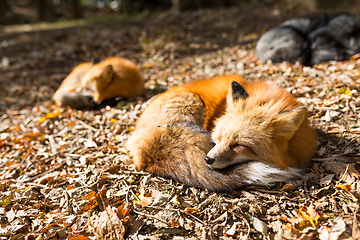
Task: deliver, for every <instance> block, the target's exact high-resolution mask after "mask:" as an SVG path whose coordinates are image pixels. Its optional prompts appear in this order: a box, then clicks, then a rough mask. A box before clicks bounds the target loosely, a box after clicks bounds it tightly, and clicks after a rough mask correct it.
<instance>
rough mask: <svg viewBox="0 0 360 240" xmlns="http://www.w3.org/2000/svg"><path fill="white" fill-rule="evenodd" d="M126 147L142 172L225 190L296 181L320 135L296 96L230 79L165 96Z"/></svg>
mask: <svg viewBox="0 0 360 240" xmlns="http://www.w3.org/2000/svg"><path fill="white" fill-rule="evenodd" d="M210 132H211V135H210ZM125 147H126V149H127V150H128V151H129V153H130V155H132V157H133V161H134V164H135V166H136V168H137V170H144V171H147V172H150V173H153V174H155V175H159V176H163V177H171V178H173V179H174V180H176V181H180V182H183V183H185V184H187V185H190V186H195V187H199V188H204V189H209V190H214V191H226V190H235V189H238V188H241V187H243V186H246V185H250V184H258V185H269V184H272V183H275V182H281V181H287V180H289V179H291V178H294V177H296V176H298V175H299V172H300V169H301V168H303V167H304V166H305V165H306V164H308V163H309V161H310V159H311V156H312V155H313V153H314V151H315V149H316V133H315V130H314V129H312V128H311V127H310V126H309V124H308V120H307V118H306V108H305V107H304V106H302V104H301V103H300V102H298V101H297V100H296V98H295V97H294V96H293V95H291V94H289V93H288V92H286V91H285V90H283V89H281V88H279V87H277V86H274V85H271V84H267V83H266V82H263V81H258V82H246V81H245V80H243V79H242V78H241V77H239V76H235V75H232V76H219V77H214V78H211V79H209V80H197V81H194V82H190V83H188V84H185V85H182V86H177V87H174V88H172V89H170V90H168V91H166V92H165V93H162V94H160V95H159V96H158V97H156V98H155V99H154V100H153V101H152V102H151V103H150V104H149V106H147V108H146V109H145V110H144V112H143V113H142V115H141V116H140V117H139V119H138V120H137V123H136V127H135V130H134V132H133V134H132V135H131V137H130V138H129V140H128V142H127V143H126V145H125Z"/></svg>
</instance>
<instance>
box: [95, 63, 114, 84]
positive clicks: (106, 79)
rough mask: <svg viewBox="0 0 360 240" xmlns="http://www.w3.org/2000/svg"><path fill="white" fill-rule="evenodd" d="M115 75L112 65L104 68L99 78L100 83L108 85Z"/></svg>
mask: <svg viewBox="0 0 360 240" xmlns="http://www.w3.org/2000/svg"><path fill="white" fill-rule="evenodd" d="M113 75H114V70H113V68H112V66H111V65H107V66H106V67H104V69H103V70H102V72H101V73H100V75H99V77H98V78H97V81H98V82H101V83H103V84H107V83H110V82H111V79H112V77H113Z"/></svg>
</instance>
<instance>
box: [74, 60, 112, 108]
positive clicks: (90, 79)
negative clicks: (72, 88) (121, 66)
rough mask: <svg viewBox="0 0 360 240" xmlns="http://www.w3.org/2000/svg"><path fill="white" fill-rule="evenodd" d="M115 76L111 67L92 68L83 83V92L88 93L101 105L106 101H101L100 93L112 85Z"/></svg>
mask: <svg viewBox="0 0 360 240" xmlns="http://www.w3.org/2000/svg"><path fill="white" fill-rule="evenodd" d="M113 75H114V70H113V67H112V66H111V65H108V66H106V67H104V68H97V67H92V68H91V69H90V70H89V71H88V72H87V73H86V74H85V76H84V77H83V79H82V81H81V87H82V89H81V90H82V91H84V92H88V93H89V94H90V95H91V96H92V97H93V98H94V101H95V102H96V103H101V101H102V100H104V99H101V96H100V95H99V93H101V92H103V89H104V88H105V87H106V86H108V85H109V84H110V83H111V81H112V78H113Z"/></svg>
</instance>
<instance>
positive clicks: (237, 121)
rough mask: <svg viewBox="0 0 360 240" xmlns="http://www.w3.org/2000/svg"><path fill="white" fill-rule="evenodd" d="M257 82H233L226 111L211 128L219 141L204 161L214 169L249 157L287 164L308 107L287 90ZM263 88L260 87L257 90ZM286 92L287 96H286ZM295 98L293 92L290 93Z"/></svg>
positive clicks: (272, 163)
mask: <svg viewBox="0 0 360 240" xmlns="http://www.w3.org/2000/svg"><path fill="white" fill-rule="evenodd" d="M264 84H266V83H265V82H257V84H253V85H252V86H255V87H251V88H250V87H249V85H246V83H244V87H245V88H244V87H243V85H241V84H240V83H238V82H235V81H233V82H231V86H230V89H229V91H228V95H227V99H226V103H227V107H226V112H225V114H224V115H223V116H222V117H220V118H219V119H218V120H217V121H216V123H215V126H216V127H215V128H214V130H213V132H212V139H213V141H214V142H215V143H216V145H215V146H214V148H212V149H211V150H210V151H209V153H208V154H207V156H206V157H205V162H206V163H207V164H208V166H210V167H211V168H213V169H223V168H226V167H228V166H231V165H234V164H238V163H243V162H247V161H260V162H265V163H269V164H271V165H274V166H276V167H279V168H286V167H287V166H286V163H285V162H283V161H284V160H285V161H286V160H287V159H288V157H287V156H286V154H288V151H287V143H288V141H289V140H290V139H291V138H292V137H293V135H294V133H295V132H296V130H297V129H298V128H299V127H300V125H301V124H302V122H303V121H304V118H305V115H306V108H305V107H303V106H299V105H300V103H298V102H297V101H296V100H291V101H290V100H289V96H288V95H287V93H286V92H282V91H279V89H278V88H277V87H275V86H269V87H267V88H268V89H267V88H266V87H265V91H264V86H265V85H264ZM266 85H267V84H266ZM257 90H260V91H257ZM284 95H285V96H284ZM290 97H291V99H293V96H290Z"/></svg>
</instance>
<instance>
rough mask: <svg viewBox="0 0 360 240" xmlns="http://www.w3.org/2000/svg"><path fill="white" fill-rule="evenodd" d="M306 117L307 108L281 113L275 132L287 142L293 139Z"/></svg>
mask: <svg viewBox="0 0 360 240" xmlns="http://www.w3.org/2000/svg"><path fill="white" fill-rule="evenodd" d="M305 116H306V107H305V106H300V107H296V108H293V109H291V110H290V111H286V112H282V113H280V115H279V117H278V118H277V119H276V120H275V126H274V130H275V133H276V135H277V136H281V137H285V139H286V140H289V139H291V138H292V136H293V135H294V133H295V132H296V130H298V129H299V127H300V125H301V124H302V123H303V121H304V119H305Z"/></svg>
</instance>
